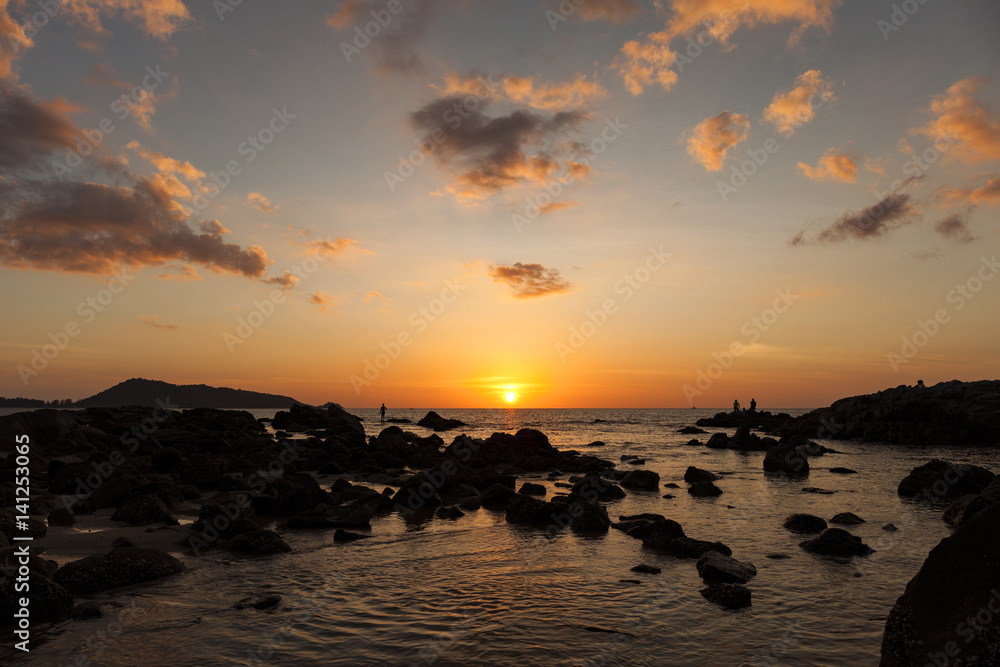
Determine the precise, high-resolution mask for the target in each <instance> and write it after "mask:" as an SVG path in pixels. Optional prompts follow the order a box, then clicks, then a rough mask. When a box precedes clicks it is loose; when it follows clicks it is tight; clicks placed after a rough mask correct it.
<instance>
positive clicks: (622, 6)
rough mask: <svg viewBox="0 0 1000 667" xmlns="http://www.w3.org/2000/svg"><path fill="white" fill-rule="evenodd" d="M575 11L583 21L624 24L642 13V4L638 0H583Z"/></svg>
mask: <svg viewBox="0 0 1000 667" xmlns="http://www.w3.org/2000/svg"><path fill="white" fill-rule="evenodd" d="M577 11H578V12H579V14H580V18H582V19H583V20H584V21H609V22H611V23H618V24H624V23H628V22H629V21H631V20H632V19H633V18H634V17H635V16H636V15H637V14H641V13H642V5H641V4H639V0H585V1H584V2H583V3H582V4H580V5H579V7H578V8H577Z"/></svg>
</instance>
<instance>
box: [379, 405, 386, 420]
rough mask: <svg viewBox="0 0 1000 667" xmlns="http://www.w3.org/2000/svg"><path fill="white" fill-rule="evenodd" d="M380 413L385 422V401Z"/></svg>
mask: <svg viewBox="0 0 1000 667" xmlns="http://www.w3.org/2000/svg"><path fill="white" fill-rule="evenodd" d="M378 414H379V416H380V417H381V418H382V421H383V422H384V421H385V403H383V404H382V407H381V408H379V411H378Z"/></svg>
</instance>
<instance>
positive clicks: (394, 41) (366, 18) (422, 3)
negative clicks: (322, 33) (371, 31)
mask: <svg viewBox="0 0 1000 667" xmlns="http://www.w3.org/2000/svg"><path fill="white" fill-rule="evenodd" d="M446 4H448V2H447V0H419V1H418V2H402V10H401V11H400V12H399V13H397V14H391V13H390V12H388V11H387V10H386V3H385V0H345V1H344V2H342V3H341V4H340V6H339V7H338V8H337V11H335V12H334V13H333V14H332V15H331V16H329V17H328V18H327V19H326V23H327V25H329V26H330V27H331V28H333V29H334V30H336V31H337V32H339V33H342V37H343V40H344V41H341V42H340V45H339V46H340V49H341V51H342V52H343V53H344V55H345V57H348V58H349V59H350V60H349V62H350V61H351V60H353V59H354V58H357V57H360V55H361V54H360V52H359V50H358V49H357V48H356V47H355V46H354V44H353V43H352V42H353V39H354V37H355V28H356V27H360V28H361V30H362V31H364V30H365V25H366V24H367V23H370V22H376V19H375V17H373V16H372V12H377V13H380V14H382V15H384V14H389V16H390V18H389V21H388V23H387V24H386V25H384V26H383V27H382V28H381V32H379V33H378V34H377V35H376V36H375V37H373V38H371V45H370V46H368V47H367V48H366V49H365V52H364V53H365V54H366V55H367V53H368V52H369V51H371V52H372V55H374V56H375V60H376V62H377V70H378V71H379V72H381V73H399V74H413V73H416V72H420V71H423V69H424V63H423V61H422V60H421V59H420V57H419V56H418V55H417V54H416V52H415V47H416V45H417V43H418V42H419V41H420V40H421V39H422V38H423V36H424V34H425V33H426V32H427V30H428V28H429V27H430V26H431V25H432V24H433V22H434V20H435V19H436V17H437V15H438V13H439V10H440V8H441V7H442V6H444V5H446ZM451 4H452V5H453V4H454V3H451Z"/></svg>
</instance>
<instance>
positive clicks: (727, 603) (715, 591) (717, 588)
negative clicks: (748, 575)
mask: <svg viewBox="0 0 1000 667" xmlns="http://www.w3.org/2000/svg"><path fill="white" fill-rule="evenodd" d="M700 592H701V594H702V597H704V598H705V599H706V600H708V601H709V602H711V603H713V604H717V605H719V606H720V607H723V608H725V609H743V608H744V607H749V606H750V605H751V601H752V594H751V593H750V589H749V588H747V587H746V586H741V585H740V584H714V585H712V586H709V587H707V588H703V589H701V591H700Z"/></svg>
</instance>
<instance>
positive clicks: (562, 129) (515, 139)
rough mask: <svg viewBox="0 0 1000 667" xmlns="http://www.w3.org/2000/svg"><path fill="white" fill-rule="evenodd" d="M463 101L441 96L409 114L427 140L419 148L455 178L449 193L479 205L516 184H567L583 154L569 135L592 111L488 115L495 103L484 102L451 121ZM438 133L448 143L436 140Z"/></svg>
mask: <svg viewBox="0 0 1000 667" xmlns="http://www.w3.org/2000/svg"><path fill="white" fill-rule="evenodd" d="M465 99H466V98H465V97H464V96H458V95H456V96H447V97H440V98H438V99H435V100H434V101H432V102H430V103H428V104H427V105H425V106H424V107H423V108H421V109H419V110H417V111H415V112H413V113H412V114H411V115H410V122H411V124H412V125H413V127H414V128H415V129H417V130H418V131H420V132H421V133H422V134H423V135H424V136H423V138H422V140H421V142H420V143H421V145H422V146H425V147H426V150H427V151H428V152H429V153H430V155H431V156H433V157H434V159H435V160H436V161H437V163H438V165H439V166H440V167H441V168H442V169H444V170H445V171H446V172H449V173H451V174H452V175H453V177H454V178H453V182H452V184H450V185H449V186H447V188H446V189H447V190H448V191H449V192H451V193H452V194H454V195H455V196H456V197H458V198H459V199H464V200H467V201H475V200H479V199H482V198H484V197H487V196H489V195H491V194H493V193H496V192H499V191H501V190H504V189H506V188H509V187H512V186H514V185H518V184H534V185H542V184H545V183H547V182H549V181H551V180H552V179H554V178H562V179H566V178H568V175H569V172H570V169H571V168H572V163H574V162H575V160H574V159H579V157H580V156H581V155H582V154H583V152H584V148H583V147H582V146H581V145H580V144H579V143H577V142H573V141H570V140H569V139H568V138H567V135H568V134H569V133H570V132H572V131H574V130H575V129H576V128H577V127H578V126H579V125H580V124H581V123H583V122H584V121H586V120H587V119H589V118H590V116H591V114H590V112H588V111H583V110H569V111H559V112H555V113H551V114H541V113H537V112H535V111H532V110H529V109H515V110H513V111H511V112H510V113H508V114H500V115H496V116H489V115H487V113H486V109H487V108H488V107H489V105H490V102H491V100H489V99H485V100H482V101H481V102H480V103H479V104H478V107H477V108H475V109H471V110H470V109H468V108H465V109H464V111H463V115H464V117H463V118H461V119H459V121H457V122H451V123H449V122H447V121H446V119H449V118H451V117H452V116H451V114H453V113H454V109H455V108H456V105H459V107H461V105H462V104H463V102H464V100H465ZM455 118H457V116H456V117H455ZM445 128H447V129H445ZM440 132H444V133H445V136H446V137H447V140H446V141H440V140H437V141H435V139H434V137H435V136H438V137H440ZM576 164H579V163H576Z"/></svg>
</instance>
